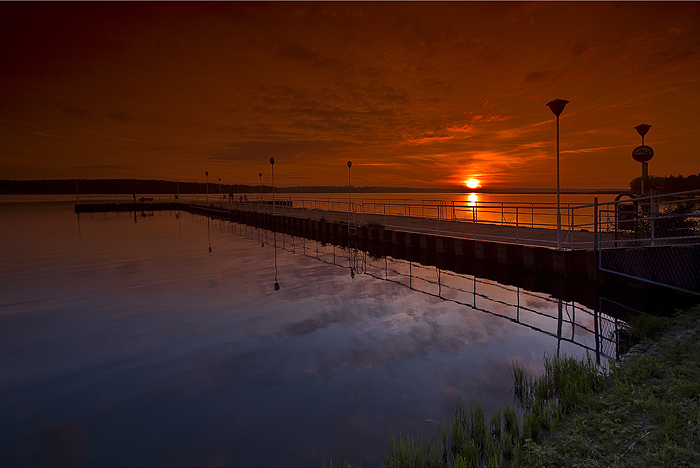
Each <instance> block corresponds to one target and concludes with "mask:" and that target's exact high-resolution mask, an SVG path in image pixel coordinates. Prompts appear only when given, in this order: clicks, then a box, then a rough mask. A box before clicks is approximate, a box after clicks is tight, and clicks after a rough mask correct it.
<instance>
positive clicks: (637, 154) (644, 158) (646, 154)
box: [632, 124, 654, 196]
mask: <svg viewBox="0 0 700 468" xmlns="http://www.w3.org/2000/svg"><path fill="white" fill-rule="evenodd" d="M650 128H651V125H647V124H640V125H637V126H636V127H634V129H635V130H637V133H639V136H641V137H642V146H637V147H636V148H635V149H634V151H632V157H633V158H634V160H635V161H637V162H640V163H642V179H641V181H640V182H641V184H642V187H641V188H642V190H641V196H644V181H646V180H647V179H648V178H649V164H648V163H649V161H650V160H651V158H653V157H654V150H653V149H651V147H650V146H646V145H645V144H644V136H645V135H646V134H647V132H648V131H649V129H650Z"/></svg>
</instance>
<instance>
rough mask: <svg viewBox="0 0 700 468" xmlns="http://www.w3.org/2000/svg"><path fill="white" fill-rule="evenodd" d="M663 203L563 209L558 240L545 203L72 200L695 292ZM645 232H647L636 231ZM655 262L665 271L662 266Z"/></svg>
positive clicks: (692, 236) (685, 239) (696, 237)
mask: <svg viewBox="0 0 700 468" xmlns="http://www.w3.org/2000/svg"><path fill="white" fill-rule="evenodd" d="M681 195H682V196H683V200H684V201H685V202H687V200H691V201H697V200H700V194H699V193H695V192H693V193H684V194H681ZM669 200H671V199H670V198H669V196H666V199H665V201H664V200H662V199H651V197H647V199H640V200H637V201H634V203H635V205H634V207H635V212H634V213H633V217H630V211H629V209H627V208H628V207H629V206H632V205H631V203H632V202H629V201H624V202H615V203H604V204H598V203H597V200H595V201H594V203H593V204H578V205H565V206H563V207H562V216H563V220H564V221H563V222H562V232H561V234H560V239H559V243H558V242H557V241H558V239H557V230H556V224H554V223H553V222H552V220H553V219H554V217H555V215H556V211H555V207H554V206H553V205H551V204H509V205H506V204H503V203H501V204H492V205H491V206H484V205H480V206H479V205H474V206H471V205H468V204H455V203H454V202H452V203H442V202H431V203H425V202H420V203H418V202H416V201H411V203H408V202H407V201H403V202H397V201H393V202H392V201H386V200H381V201H377V200H374V201H360V202H356V203H349V202H348V201H342V200H326V199H324V200H320V199H300V200H292V199H291V198H290V199H289V200H286V199H285V200H276V201H275V202H274V203H273V202H272V201H271V200H242V199H236V198H235V197H234V198H231V199H216V200H214V199H212V200H202V199H201V198H199V199H198V198H196V197H192V198H189V199H187V200H180V199H178V200H174V199H173V197H172V196H171V197H169V198H168V197H163V198H161V199H159V198H156V199H155V200H153V201H152V202H150V201H149V202H148V203H144V202H137V203H133V201H132V202H129V201H126V200H103V201H100V200H94V199H93V200H85V201H84V202H83V203H77V204H76V206H75V210H76V212H78V213H85V212H103V211H155V210H183V211H187V212H190V213H195V214H199V215H203V216H209V217H211V218H217V219H226V220H230V221H233V222H238V223H245V224H248V225H251V226H255V227H258V228H262V229H269V230H272V231H276V232H283V233H287V234H291V235H295V236H304V237H308V238H313V239H316V240H319V241H323V242H328V243H338V244H339V245H347V246H356V247H362V246H364V247H366V246H371V245H373V246H383V247H384V248H388V249H389V250H390V251H391V249H394V250H396V249H398V250H400V251H404V252H409V253H410V252H413V253H416V252H418V253H423V254H426V255H428V256H449V257H453V258H454V259H456V260H457V261H463V262H485V263H495V264H498V265H503V266H514V267H519V268H523V269H525V270H527V271H533V272H542V273H548V274H554V275H558V276H566V277H571V278H585V279H587V280H591V281H596V282H610V281H612V282H622V283H626V284H628V285H632V286H641V287H645V288H647V287H650V286H659V287H671V288H673V289H677V290H679V291H681V292H684V293H689V294H700V247H699V245H698V244H700V234H699V233H698V232H697V230H695V229H688V230H686V231H687V232H683V233H673V232H665V231H662V228H663V230H668V228H669V226H675V225H676V224H678V222H675V221H674V222H675V224H674V223H673V222H670V220H669V218H668V217H667V216H666V215H665V214H663V211H662V210H660V209H659V207H660V206H661V205H662V204H663V203H672V202H671V201H669ZM645 201H646V202H647V203H646V204H645V203H644V202H645ZM644 210H647V211H648V212H647V211H644ZM621 214H624V217H622V215H621ZM674 216H675V215H674ZM697 216H698V214H697V213H690V214H683V218H682V219H683V220H685V221H686V222H688V219H689V218H690V221H689V222H690V223H691V224H692V223H697V219H698V218H697ZM677 219H680V218H677ZM677 219H676V218H673V219H672V220H671V221H673V220H677ZM624 223H627V224H624ZM630 223H631V224H630ZM630 226H633V228H631V227H630ZM655 227H656V229H655ZM642 228H643V229H646V230H648V231H649V233H647V232H642ZM676 230H677V229H676ZM640 233H641V235H640ZM558 244H559V246H560V247H561V248H557V246H558ZM659 264H660V265H663V268H661V269H659V268H658V265H659Z"/></svg>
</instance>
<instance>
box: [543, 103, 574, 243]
mask: <svg viewBox="0 0 700 468" xmlns="http://www.w3.org/2000/svg"><path fill="white" fill-rule="evenodd" d="M568 103H569V101H566V100H564V99H555V100H553V101H549V102H548V103H547V107H549V110H551V111H552V113H553V114H554V115H556V116H557V250H561V194H560V191H559V116H560V115H561V113H562V112H563V111H564V107H566V105H567V104H568Z"/></svg>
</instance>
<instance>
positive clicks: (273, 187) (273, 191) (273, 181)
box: [270, 157, 276, 215]
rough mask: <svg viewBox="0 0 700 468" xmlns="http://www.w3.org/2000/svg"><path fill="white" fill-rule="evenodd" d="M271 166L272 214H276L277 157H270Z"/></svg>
mask: <svg viewBox="0 0 700 468" xmlns="http://www.w3.org/2000/svg"><path fill="white" fill-rule="evenodd" d="M270 166H271V167H272V214H273V215H275V214H276V213H275V158H273V157H270Z"/></svg>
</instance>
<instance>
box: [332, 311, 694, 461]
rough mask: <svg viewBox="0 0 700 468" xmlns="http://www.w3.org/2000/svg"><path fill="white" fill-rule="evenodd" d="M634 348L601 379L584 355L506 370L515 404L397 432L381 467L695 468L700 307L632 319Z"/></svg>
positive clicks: (460, 409)
mask: <svg viewBox="0 0 700 468" xmlns="http://www.w3.org/2000/svg"><path fill="white" fill-rule="evenodd" d="M631 336H632V341H633V342H636V343H638V344H637V345H636V346H635V347H634V348H632V352H630V353H629V355H628V356H626V357H625V358H623V360H622V361H620V362H611V363H610V365H609V368H608V370H607V372H606V373H604V374H602V373H601V372H600V370H599V369H598V367H597V366H596V365H595V363H594V362H593V361H592V359H591V358H590V357H586V358H585V359H576V358H573V357H568V356H561V357H560V356H545V357H544V367H545V371H544V373H543V374H542V375H541V376H539V377H532V376H529V375H527V373H526V372H525V371H524V369H523V368H522V367H521V366H520V365H518V363H517V362H516V363H514V364H513V368H512V375H513V391H514V396H515V403H516V404H515V405H514V406H507V407H505V408H503V409H501V410H498V411H496V412H494V413H493V414H492V415H490V416H489V417H488V418H487V417H486V415H485V414H484V410H483V407H482V406H481V404H479V403H478V402H475V403H472V404H470V405H468V406H467V405H465V404H464V402H463V401H462V400H461V399H458V402H457V407H456V409H455V413H454V418H453V421H452V426H451V429H448V428H447V427H446V426H444V425H443V427H442V430H441V436H440V438H439V439H438V440H430V439H428V440H425V441H424V440H421V439H418V440H416V439H414V438H413V437H412V436H410V435H400V436H399V437H398V438H396V437H394V438H392V441H391V453H388V454H385V456H384V466H385V467H391V468H394V467H443V468H444V467H455V468H459V467H474V468H481V467H486V468H496V467H498V468H512V467H524V468H529V467H532V468H550V467H571V468H579V467H581V468H583V467H587V468H595V467H600V468H602V467H606V468H607V467H625V468H627V467H629V468H637V467H639V468H641V467H650V466H674V467H700V461H699V460H700V306H696V307H694V308H693V309H690V310H688V311H685V312H684V313H679V314H678V316H676V317H675V318H672V319H669V318H658V317H644V318H639V319H635V320H633V321H632V331H631ZM345 466H352V465H350V464H346V465H345Z"/></svg>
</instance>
